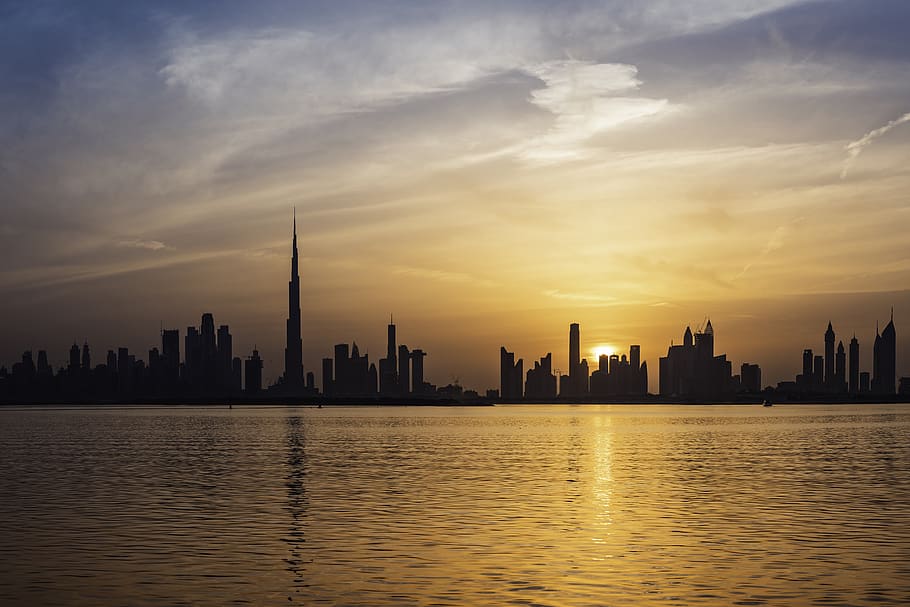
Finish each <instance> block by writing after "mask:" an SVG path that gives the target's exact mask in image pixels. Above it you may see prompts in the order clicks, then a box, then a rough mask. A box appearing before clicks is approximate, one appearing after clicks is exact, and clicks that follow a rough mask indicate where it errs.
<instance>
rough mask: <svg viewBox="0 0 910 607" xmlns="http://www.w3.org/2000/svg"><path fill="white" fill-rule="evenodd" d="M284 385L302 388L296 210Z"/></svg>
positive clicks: (295, 211)
mask: <svg viewBox="0 0 910 607" xmlns="http://www.w3.org/2000/svg"><path fill="white" fill-rule="evenodd" d="M284 385H285V387H287V388H293V389H300V388H303V386H304V382H303V341H302V340H301V339H300V274H299V272H298V257H297V209H294V239H293V246H292V249H291V280H290V282H288V321H287V345H286V347H285V349H284Z"/></svg>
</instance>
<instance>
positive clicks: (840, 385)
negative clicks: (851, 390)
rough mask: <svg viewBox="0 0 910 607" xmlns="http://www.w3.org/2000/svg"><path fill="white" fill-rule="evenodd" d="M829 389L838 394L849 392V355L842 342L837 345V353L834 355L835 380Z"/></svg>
mask: <svg viewBox="0 0 910 607" xmlns="http://www.w3.org/2000/svg"><path fill="white" fill-rule="evenodd" d="M828 389H829V390H832V391H833V392H837V393H842V392H846V391H847V353H846V351H845V350H844V342H842V341H841V342H838V344H837V353H836V354H835V355H834V379H833V381H832V382H831V383H830V384H829V385H828Z"/></svg>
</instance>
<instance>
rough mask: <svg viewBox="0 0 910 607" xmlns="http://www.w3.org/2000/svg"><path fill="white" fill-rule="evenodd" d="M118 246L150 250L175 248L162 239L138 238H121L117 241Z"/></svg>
mask: <svg viewBox="0 0 910 607" xmlns="http://www.w3.org/2000/svg"><path fill="white" fill-rule="evenodd" d="M117 246H118V247H129V248H132V249H147V250H149V251H160V250H161V249H173V247H169V246H167V245H166V244H164V243H163V242H161V241H160V240H140V239H138V238H131V239H129V240H121V241H120V242H118V243H117Z"/></svg>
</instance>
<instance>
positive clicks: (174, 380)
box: [161, 329, 180, 392]
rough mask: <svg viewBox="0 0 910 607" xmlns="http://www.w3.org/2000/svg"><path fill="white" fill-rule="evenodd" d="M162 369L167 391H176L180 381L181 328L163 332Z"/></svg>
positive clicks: (163, 381)
mask: <svg viewBox="0 0 910 607" xmlns="http://www.w3.org/2000/svg"><path fill="white" fill-rule="evenodd" d="M161 370H162V383H163V386H164V389H165V391H167V392H174V391H176V390H177V384H178V382H179V381H180V330H179V329H164V330H163V331H162V332H161Z"/></svg>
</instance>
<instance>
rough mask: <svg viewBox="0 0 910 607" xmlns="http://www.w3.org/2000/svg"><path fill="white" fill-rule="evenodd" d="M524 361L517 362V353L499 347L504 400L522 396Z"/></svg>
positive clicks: (500, 389)
mask: <svg viewBox="0 0 910 607" xmlns="http://www.w3.org/2000/svg"><path fill="white" fill-rule="evenodd" d="M523 367H524V363H523V361H522V360H521V359H519V360H518V362H515V353H514V352H508V351H507V350H506V349H505V348H504V347H501V348H499V393H500V394H501V395H502V399H503V400H519V399H521V397H522V393H521V380H522V375H523V373H522V372H523Z"/></svg>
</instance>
